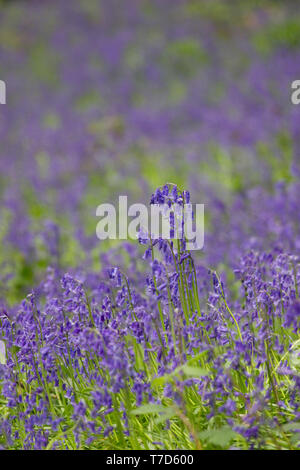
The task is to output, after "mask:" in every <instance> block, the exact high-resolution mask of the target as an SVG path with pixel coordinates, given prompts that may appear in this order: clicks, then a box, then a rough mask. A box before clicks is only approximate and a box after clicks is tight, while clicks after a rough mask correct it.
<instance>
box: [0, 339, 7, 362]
mask: <svg viewBox="0 0 300 470" xmlns="http://www.w3.org/2000/svg"><path fill="white" fill-rule="evenodd" d="M0 364H3V365H4V364H6V354H5V343H4V342H3V341H0Z"/></svg>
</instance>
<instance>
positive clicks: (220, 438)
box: [199, 426, 238, 447]
mask: <svg viewBox="0 0 300 470" xmlns="http://www.w3.org/2000/svg"><path fill="white" fill-rule="evenodd" d="M237 436H238V434H237V433H236V432H234V431H233V430H232V429H231V428H230V427H229V426H223V427H221V428H219V429H207V430H206V431H202V432H200V433H199V438H200V439H201V440H204V441H207V442H209V443H210V444H212V445H213V446H219V447H227V446H228V445H229V444H230V442H231V441H232V440H233V439H234V438H236V437H237Z"/></svg>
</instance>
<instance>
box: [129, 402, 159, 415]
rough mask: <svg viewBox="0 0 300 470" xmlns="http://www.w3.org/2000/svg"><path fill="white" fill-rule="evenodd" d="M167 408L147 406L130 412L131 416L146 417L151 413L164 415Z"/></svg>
mask: <svg viewBox="0 0 300 470" xmlns="http://www.w3.org/2000/svg"><path fill="white" fill-rule="evenodd" d="M167 409H168V408H166V407H165V406H163V405H154V404H147V405H142V406H140V407H139V408H136V409H135V410H132V411H131V414H132V415H147V414H152V413H164V412H165V411H166V410H167Z"/></svg>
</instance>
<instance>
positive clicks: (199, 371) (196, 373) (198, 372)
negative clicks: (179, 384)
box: [181, 365, 209, 378]
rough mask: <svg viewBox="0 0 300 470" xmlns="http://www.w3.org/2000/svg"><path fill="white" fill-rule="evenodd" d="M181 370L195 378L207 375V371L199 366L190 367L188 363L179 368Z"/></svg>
mask: <svg viewBox="0 0 300 470" xmlns="http://www.w3.org/2000/svg"><path fill="white" fill-rule="evenodd" d="M181 370H182V372H183V373H184V374H185V375H187V376H188V377H194V378H197V377H206V376H208V375H209V373H208V371H207V370H205V369H203V368H201V367H192V366H189V365H185V366H183V367H182V368H181Z"/></svg>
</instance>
